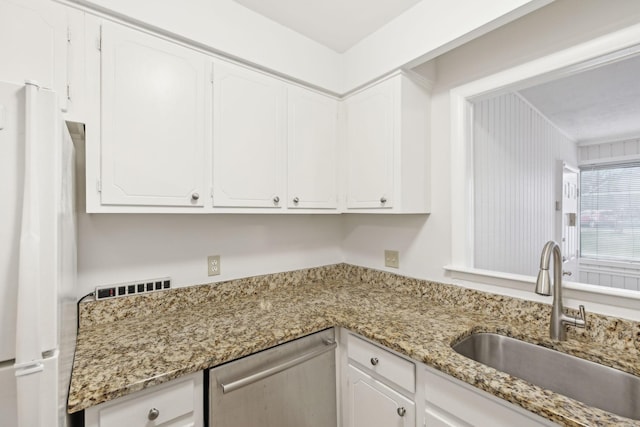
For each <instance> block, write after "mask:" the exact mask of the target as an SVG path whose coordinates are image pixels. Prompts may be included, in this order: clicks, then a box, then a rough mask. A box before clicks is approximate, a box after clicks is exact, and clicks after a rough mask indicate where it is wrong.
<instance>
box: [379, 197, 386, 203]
mask: <svg viewBox="0 0 640 427" xmlns="http://www.w3.org/2000/svg"><path fill="white" fill-rule="evenodd" d="M380 203H382V204H383V205H384V204H385V203H387V198H386V197H384V196H382V197H380Z"/></svg>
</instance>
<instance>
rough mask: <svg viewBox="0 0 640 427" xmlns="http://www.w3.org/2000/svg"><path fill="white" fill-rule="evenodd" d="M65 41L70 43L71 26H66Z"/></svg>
mask: <svg viewBox="0 0 640 427" xmlns="http://www.w3.org/2000/svg"><path fill="white" fill-rule="evenodd" d="M67 43H71V27H67Z"/></svg>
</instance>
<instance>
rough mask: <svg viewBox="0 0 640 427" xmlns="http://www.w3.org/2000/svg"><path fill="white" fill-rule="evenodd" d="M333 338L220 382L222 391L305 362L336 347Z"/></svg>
mask: <svg viewBox="0 0 640 427" xmlns="http://www.w3.org/2000/svg"><path fill="white" fill-rule="evenodd" d="M337 345H338V344H336V342H335V341H333V340H327V341H326V342H325V343H324V344H322V345H320V346H318V347H316V348H313V349H311V350H309V351H308V352H306V353H303V354H301V355H299V356H295V357H293V358H291V359H289V360H285V361H284V362H281V363H278V364H277V365H273V366H270V367H268V368H266V369H263V370H261V371H259V372H255V373H253V374H249V375H247V376H244V377H241V378H239V379H237V380H233V381H230V382H228V383H220V386H221V387H222V393H231V392H232V391H234V390H237V389H239V388H242V387H244V386H247V385H249V384H251V383H254V382H256V381H260V380H261V379H264V378H267V377H270V376H271V375H275V374H277V373H280V372H282V371H284V370H286V369H289V368H293V367H294V366H296V365H299V364H301V363H304V362H306V361H307V360H311V359H313V358H315V357H318V356H320V355H321V354H324V353H326V352H328V351H331V350H333V349H334V348H336V347H337Z"/></svg>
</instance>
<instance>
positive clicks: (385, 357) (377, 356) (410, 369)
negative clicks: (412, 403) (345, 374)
mask: <svg viewBox="0 0 640 427" xmlns="http://www.w3.org/2000/svg"><path fill="white" fill-rule="evenodd" d="M347 346H348V350H347V351H348V353H349V358H350V359H351V360H353V361H355V362H357V363H359V364H360V365H362V366H363V367H365V368H367V369H368V370H370V371H372V372H375V373H376V374H378V375H379V376H381V377H383V378H385V379H388V380H389V381H392V382H394V383H395V384H397V385H399V386H400V387H402V388H404V389H406V390H407V391H410V392H411V393H414V392H415V390H416V380H415V364H414V363H412V362H410V361H408V360H405V359H403V358H402V357H400V356H396V355H395V354H393V353H391V352H390V351H387V350H384V349H383V348H381V347H378V346H377V345H375V344H371V343H370V342H367V341H365V340H363V339H361V338H358V337H356V336H354V335H351V334H349V335H348V342H347Z"/></svg>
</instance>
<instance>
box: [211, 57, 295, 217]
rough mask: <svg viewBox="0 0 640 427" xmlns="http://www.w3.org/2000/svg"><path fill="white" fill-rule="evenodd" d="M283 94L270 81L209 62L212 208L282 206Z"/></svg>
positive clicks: (279, 85) (281, 88)
mask: <svg viewBox="0 0 640 427" xmlns="http://www.w3.org/2000/svg"><path fill="white" fill-rule="evenodd" d="M284 95H285V88H284V85H283V84H282V83H281V82H280V81H278V80H276V79H273V78H271V77H268V76H265V75H263V74H260V73H258V72H254V71H251V70H247V69H244V68H242V67H239V66H234V65H231V64H226V63H225V64H223V63H215V64H214V89H213V205H214V206H219V207H265V208H266V207H271V208H273V207H280V206H282V205H284V199H283V198H284V194H283V193H282V185H283V180H282V176H283V175H284V170H283V166H284V162H283V158H282V157H283V152H282V150H283V144H284V124H283V119H284V117H283V115H284V110H283V106H284ZM280 199H283V200H280ZM276 200H278V201H276Z"/></svg>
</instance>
